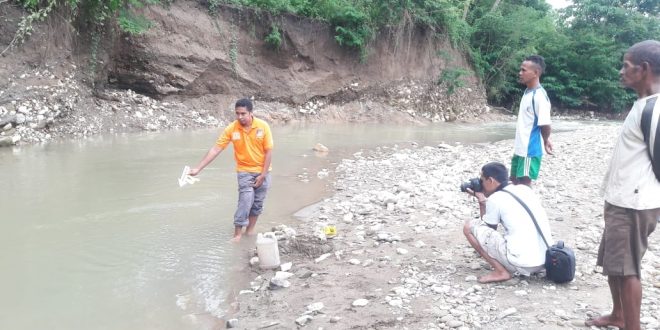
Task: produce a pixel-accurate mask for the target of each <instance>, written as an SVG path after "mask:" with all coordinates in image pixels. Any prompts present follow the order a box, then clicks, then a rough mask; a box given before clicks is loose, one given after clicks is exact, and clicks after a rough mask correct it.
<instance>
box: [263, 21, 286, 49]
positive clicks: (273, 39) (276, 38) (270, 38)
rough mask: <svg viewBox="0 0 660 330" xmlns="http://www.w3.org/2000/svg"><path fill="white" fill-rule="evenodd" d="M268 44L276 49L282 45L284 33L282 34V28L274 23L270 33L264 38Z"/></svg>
mask: <svg viewBox="0 0 660 330" xmlns="http://www.w3.org/2000/svg"><path fill="white" fill-rule="evenodd" d="M264 41H266V43H267V44H268V45H270V46H271V47H273V48H275V49H279V48H280V47H281V46H282V35H281V34H280V28H279V27H278V26H277V25H275V24H273V25H272V26H271V30H270V33H269V34H268V35H267V36H266V38H265V39H264Z"/></svg>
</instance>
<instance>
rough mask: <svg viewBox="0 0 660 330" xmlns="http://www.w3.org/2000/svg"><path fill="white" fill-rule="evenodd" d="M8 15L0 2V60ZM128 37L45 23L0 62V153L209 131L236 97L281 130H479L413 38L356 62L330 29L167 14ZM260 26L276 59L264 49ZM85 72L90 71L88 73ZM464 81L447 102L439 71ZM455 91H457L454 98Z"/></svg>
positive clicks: (478, 103)
mask: <svg viewBox="0 0 660 330" xmlns="http://www.w3.org/2000/svg"><path fill="white" fill-rule="evenodd" d="M21 14H22V11H21V9H20V8H17V7H15V6H14V5H12V4H10V3H8V2H3V3H0V18H2V19H0V32H2V35H3V36H2V37H1V38H0V46H1V48H3V49H4V48H5V47H6V46H7V45H9V43H10V42H11V40H12V37H11V36H12V35H13V33H14V32H15V31H16V28H17V25H18V22H19V18H20V16H21ZM144 14H145V15H146V16H147V17H149V18H150V19H151V21H152V22H153V23H154V26H153V27H152V28H151V29H150V30H149V31H147V33H145V34H144V35H141V36H128V35H124V34H120V33H118V32H116V31H114V30H112V31H108V32H107V33H105V34H103V38H104V39H103V41H102V42H101V43H100V44H99V45H98V52H96V53H94V54H95V55H94V56H92V55H91V54H92V53H91V49H90V48H92V47H91V46H90V45H89V44H88V43H89V37H87V38H84V37H83V36H79V35H78V34H77V33H76V31H74V29H73V28H72V26H71V25H70V23H68V22H66V21H63V20H61V19H58V17H59V16H58V15H51V16H50V17H49V18H48V19H47V21H46V22H44V23H43V24H41V25H39V26H38V27H37V29H36V31H35V33H34V34H33V35H32V37H31V38H30V39H29V40H28V41H27V43H25V44H24V45H23V46H21V47H19V48H15V49H9V50H8V52H6V53H5V54H4V56H2V57H0V76H1V77H2V79H0V144H2V145H15V144H20V143H34V142H44V141H49V140H51V139H59V138H69V137H84V136H88V135H94V134H99V133H107V132H132V131H140V130H152V131H154V130H161V129H180V128H196V127H216V126H218V125H222V124H223V123H226V122H227V121H229V120H231V119H232V110H233V109H232V104H233V102H235V100H236V99H237V98H240V97H252V98H254V99H255V101H256V102H255V103H256V106H257V111H258V114H259V115H260V116H262V117H265V118H266V119H268V120H270V121H272V122H274V123H275V124H278V123H287V122H291V121H320V122H327V121H334V122H412V123H425V122H431V121H454V120H467V121H473V120H484V119H487V118H489V116H490V113H491V109H490V108H489V107H488V106H487V105H486V99H485V92H484V89H483V87H482V86H481V85H480V83H479V81H478V80H477V79H476V78H475V76H474V74H473V73H472V70H471V69H470V67H469V65H468V64H467V61H466V60H465V59H464V56H463V55H462V54H461V53H460V52H459V51H457V50H455V49H453V47H452V46H451V45H450V44H449V43H448V42H447V41H446V40H445V39H444V38H442V37H438V35H435V34H433V33H431V32H430V31H426V30H424V29H422V28H419V27H416V26H414V25H410V24H408V25H402V26H399V27H396V28H393V29H391V30H387V31H381V32H380V33H379V34H378V36H377V37H376V38H375V39H374V40H373V41H372V43H371V44H370V46H369V53H368V56H367V57H366V58H364V59H362V60H361V59H360V56H359V54H357V52H356V51H353V50H350V49H346V48H341V47H340V46H339V45H338V44H337V43H336V42H335V40H334V36H333V34H332V28H331V27H330V26H329V25H328V24H326V23H323V22H318V21H312V20H308V19H304V18H300V17H296V16H292V15H283V16H271V15H269V14H266V13H261V12H255V11H252V10H248V9H237V8H232V7H221V8H220V10H219V11H218V12H217V13H215V14H213V15H211V14H209V11H208V8H207V7H206V5H205V4H202V3H200V2H197V1H190V0H189V1H176V2H173V3H172V4H171V5H170V6H169V7H167V8H165V7H159V6H152V7H149V8H146V9H145V10H144ZM273 24H276V25H277V26H279V27H280V28H281V31H282V44H281V47H280V48H277V49H275V48H273V47H272V46H270V45H268V44H267V43H266V42H265V41H264V38H265V36H266V35H267V34H268V33H269V31H270V29H271V28H272V26H273ZM93 59H95V60H93ZM456 69H461V70H467V72H469V74H467V75H465V76H463V77H461V78H460V85H462V87H460V88H457V89H456V91H455V92H454V93H448V92H447V91H448V87H449V85H448V84H458V83H459V82H458V81H451V82H443V83H440V84H438V78H439V77H440V75H441V73H442V72H443V70H456ZM454 87H456V86H454Z"/></svg>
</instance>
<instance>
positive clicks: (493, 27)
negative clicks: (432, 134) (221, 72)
mask: <svg viewBox="0 0 660 330" xmlns="http://www.w3.org/2000/svg"><path fill="white" fill-rule="evenodd" d="M211 2H212V3H214V4H215V6H216V7H215V8H217V6H218V5H219V4H220V3H223V4H230V5H234V6H247V7H253V8H257V9H261V10H264V11H267V12H269V13H272V14H280V13H285V12H286V13H293V14H296V15H301V16H307V17H311V18H315V19H319V20H323V21H326V22H328V23H329V24H331V25H332V27H333V31H334V32H335V40H336V41H337V43H338V44H339V45H342V46H345V47H349V48H351V49H355V50H358V51H359V53H360V56H361V57H363V58H364V57H365V56H366V54H367V50H368V47H369V42H370V41H371V40H372V39H373V37H374V35H375V33H376V31H379V30H381V29H384V28H390V29H393V30H396V29H397V28H399V27H401V26H404V25H406V24H408V25H410V24H414V25H417V26H421V27H425V28H426V29H428V30H430V31H432V32H433V33H434V34H435V35H436V36H437V37H440V38H443V37H444V38H447V39H448V40H450V41H451V43H452V44H453V45H454V46H455V47H456V48H457V49H459V50H461V51H463V52H464V53H465V54H467V55H468V57H469V58H470V60H471V62H472V65H473V68H474V69H475V71H476V72H477V75H478V76H479V78H481V80H482V82H483V85H484V86H485V87H486V92H487V95H488V99H489V102H491V103H493V104H496V105H503V106H509V107H511V106H513V105H514V104H515V103H516V102H517V100H518V99H519V97H520V93H521V86H520V85H519V83H518V82H517V78H518V74H517V73H518V68H519V66H520V62H521V61H522V60H523V59H524V58H525V56H528V55H531V54H539V55H542V56H544V57H545V58H546V62H547V72H546V73H545V74H544V76H543V78H542V83H543V85H544V86H545V88H546V90H548V92H549V94H550V97H551V99H552V102H553V105H554V106H555V107H559V108H589V109H591V110H596V111H622V110H624V109H625V108H627V107H628V106H629V104H630V103H631V101H632V100H633V99H634V95H633V94H632V93H631V92H630V91H626V90H624V89H622V88H621V87H620V86H619V84H618V73H617V72H618V69H619V66H620V60H621V56H622V55H623V52H624V51H625V49H627V48H628V47H629V46H630V45H632V44H633V43H635V42H638V41H641V40H645V39H653V38H655V39H657V38H658V36H660V18H659V17H660V6H659V5H658V2H657V1H648V0H574V1H573V5H571V6H569V7H568V8H566V9H564V10H560V11H559V12H556V11H553V10H552V9H551V8H550V6H549V5H548V4H547V3H546V2H545V1H544V0H507V1H500V0H211ZM271 34H273V33H272V32H271ZM274 37H275V35H273V42H274V41H275V40H276V39H275V38H274ZM438 55H439V56H441V57H443V58H444V57H445V56H446V55H447V54H438ZM447 62H449V60H447ZM464 75H466V73H465V72H462V71H460V72H459V71H456V70H454V69H449V70H445V71H443V72H442V75H441V76H440V77H439V78H438V83H444V84H447V86H448V88H451V92H450V93H453V92H454V90H455V89H456V88H459V87H461V86H462V84H464V82H463V81H462V80H461V79H460V77H461V76H464ZM453 80H455V82H451V81H453ZM450 82H451V83H450Z"/></svg>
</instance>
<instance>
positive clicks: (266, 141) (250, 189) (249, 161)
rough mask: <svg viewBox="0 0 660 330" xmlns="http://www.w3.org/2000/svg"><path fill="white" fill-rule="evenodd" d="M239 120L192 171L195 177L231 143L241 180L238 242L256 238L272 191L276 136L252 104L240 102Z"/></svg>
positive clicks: (236, 228)
mask: <svg viewBox="0 0 660 330" xmlns="http://www.w3.org/2000/svg"><path fill="white" fill-rule="evenodd" d="M234 108H235V112H236V120H235V121H233V122H232V123H231V124H229V125H228V126H227V127H225V129H224V131H223V132H222V134H220V136H219V137H218V140H217V141H216V142H215V145H214V146H213V147H211V149H210V150H209V151H208V153H207V154H206V156H204V158H203V159H202V160H201V161H200V162H199V164H198V165H197V167H195V168H193V169H192V170H190V173H189V174H190V175H192V176H195V175H197V174H199V172H201V171H202V169H204V167H206V165H208V164H209V163H211V162H212V161H213V160H214V159H215V158H216V157H217V156H218V155H219V154H220V153H221V152H222V151H223V150H224V149H225V148H226V147H227V145H228V144H229V142H231V143H232V144H233V145H234V159H236V172H237V178H238V207H237V209H236V213H234V237H233V238H232V242H238V241H240V239H241V235H242V233H243V227H247V228H246V229H245V234H246V235H253V234H254V226H255V225H256V224H257V218H258V217H259V215H260V214H261V211H262V209H263V204H264V199H265V198H266V192H267V191H268V188H269V187H270V170H271V167H270V162H271V155H272V150H273V135H272V134H271V132H270V126H268V123H266V122H265V121H263V120H261V119H259V118H255V117H254V116H253V115H252V102H251V101H250V100H249V99H240V100H238V101H237V102H236V105H235V107H234Z"/></svg>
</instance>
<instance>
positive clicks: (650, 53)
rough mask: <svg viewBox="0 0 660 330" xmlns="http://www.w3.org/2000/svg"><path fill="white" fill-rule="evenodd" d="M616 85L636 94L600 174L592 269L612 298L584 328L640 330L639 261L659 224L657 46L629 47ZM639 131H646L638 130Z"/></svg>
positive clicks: (659, 80)
mask: <svg viewBox="0 0 660 330" xmlns="http://www.w3.org/2000/svg"><path fill="white" fill-rule="evenodd" d="M619 76H620V77H621V83H622V84H623V85H624V86H625V87H627V88H631V89H633V90H635V92H637V96H638V99H637V101H636V102H635V104H633V106H632V109H631V110H630V112H629V113H628V116H627V117H626V120H625V121H624V123H623V126H622V128H621V135H620V136H619V140H618V141H617V144H616V146H615V147H614V154H613V155H612V160H611V161H610V166H609V169H608V171H607V174H605V180H604V185H603V189H604V195H605V211H604V214H603V217H604V218H605V228H604V231H603V237H602V240H601V242H600V247H599V250H598V261H597V264H598V265H599V266H602V267H603V275H607V282H608V284H609V287H610V292H611V293H612V303H613V307H612V313H611V314H608V315H604V316H600V317H597V318H594V319H591V320H587V322H586V324H587V325H588V326H598V327H606V326H614V327H618V328H621V329H623V328H625V329H626V330H638V329H640V306H641V303H642V283H641V273H640V269H641V261H642V257H643V256H644V253H645V252H646V248H647V244H648V237H649V235H650V234H651V233H652V232H653V230H654V229H655V227H656V225H657V223H658V221H659V220H660V197H659V196H660V181H659V180H660V171H658V173H654V167H653V164H654V163H655V165H656V169H657V170H660V168H659V167H658V166H659V165H660V164H659V162H660V127H659V123H660V120H659V119H660V118H659V117H660V100H659V99H660V42H658V41H656V40H647V41H643V42H640V43H637V44H635V45H633V46H632V47H630V48H629V49H628V51H627V52H626V54H625V56H624V57H623V66H622V67H621V70H620V71H619ZM643 126H645V127H646V128H643Z"/></svg>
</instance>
